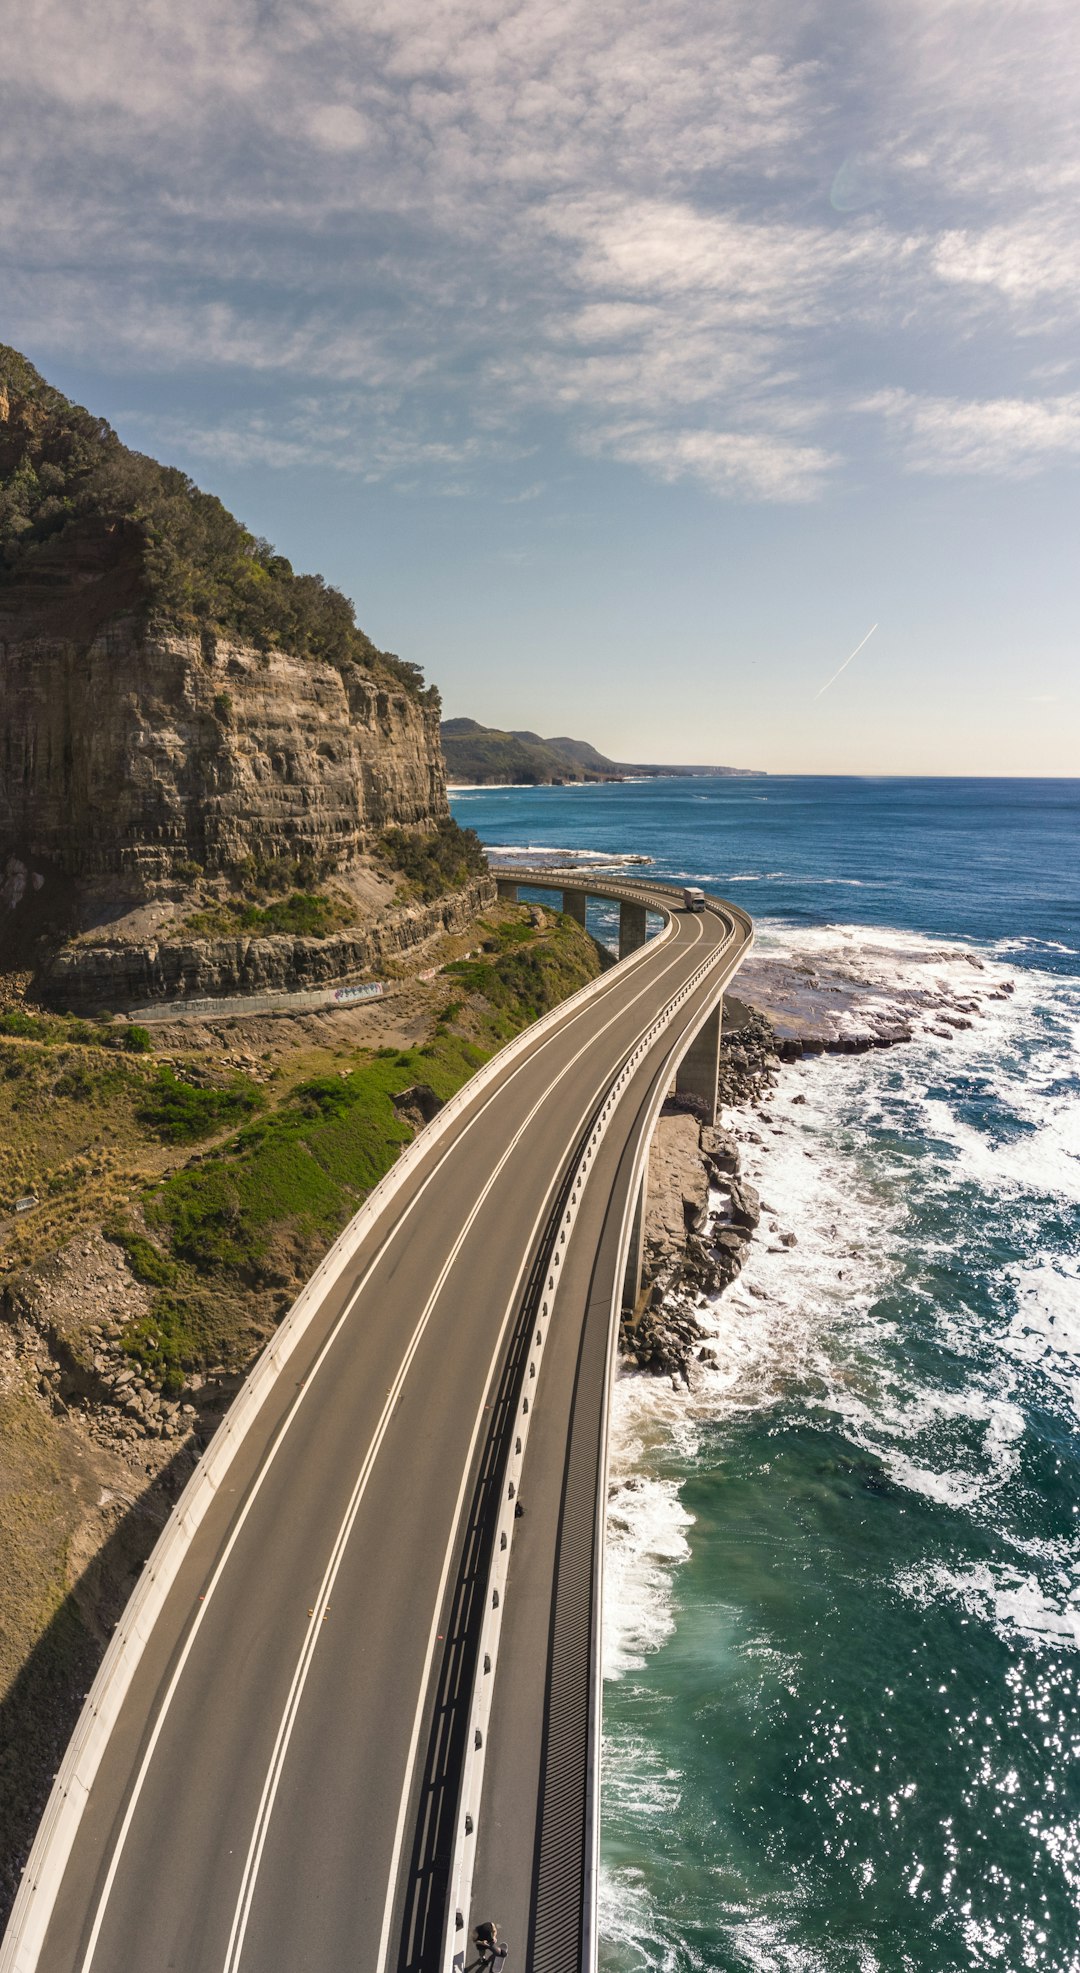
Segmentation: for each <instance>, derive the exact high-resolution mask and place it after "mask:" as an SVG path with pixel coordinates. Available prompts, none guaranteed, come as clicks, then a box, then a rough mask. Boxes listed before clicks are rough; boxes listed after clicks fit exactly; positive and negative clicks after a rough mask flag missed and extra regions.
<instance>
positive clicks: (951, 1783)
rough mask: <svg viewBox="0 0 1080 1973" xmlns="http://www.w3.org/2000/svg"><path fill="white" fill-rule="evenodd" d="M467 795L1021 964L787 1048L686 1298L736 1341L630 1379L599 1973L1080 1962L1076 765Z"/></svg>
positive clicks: (825, 912) (906, 941)
mask: <svg viewBox="0 0 1080 1973" xmlns="http://www.w3.org/2000/svg"><path fill="white" fill-rule="evenodd" d="M454 806H455V811H456V813H457V815H458V818H459V820H461V821H463V822H468V823H471V824H472V825H473V826H475V827H477V828H478V829H479V831H480V833H481V835H482V836H483V838H484V839H485V840H486V841H488V842H490V843H493V844H503V845H525V844H526V843H533V844H535V845H547V846H551V847H559V848H570V849H587V850H594V851H602V852H615V853H622V854H627V853H636V854H645V855H650V856H652V857H654V858H655V864H656V869H657V873H658V874H660V875H664V876H671V877H688V878H691V879H695V880H698V881H701V882H705V883H708V884H709V885H711V886H713V887H714V888H716V889H717V890H719V891H721V892H724V891H728V892H730V894H731V895H732V896H733V897H735V898H737V899H738V901H739V902H740V903H742V904H744V905H745V906H746V907H747V908H748V909H749V910H750V911H751V913H752V914H753V916H754V917H755V920H756V922H757V924H758V926H759V930H760V938H761V945H762V948H763V949H764V950H768V949H770V948H771V949H773V950H777V951H783V952H789V953H791V954H798V953H800V952H803V953H808V954H809V955H810V956H812V957H814V958H815V959H827V958H828V956H829V954H830V952H832V951H840V952H843V954H844V955H845V958H846V959H848V960H850V959H851V956H852V955H853V954H855V955H860V956H861V957H862V959H863V960H864V961H865V965H866V968H867V969H868V971H869V972H870V973H871V974H872V975H873V976H874V977H876V978H879V979H886V980H887V979H889V978H896V979H898V980H903V979H905V978H906V977H908V976H909V975H912V974H914V973H918V975H919V977H925V975H926V972H927V970H928V968H929V969H930V970H935V971H936V973H937V975H938V976H939V977H941V978H942V980H945V981H951V982H953V983H954V984H957V985H961V986H962V985H963V983H964V981H965V980H972V979H974V980H976V981H977V982H978V984H979V986H980V988H985V987H987V986H990V987H993V986H996V985H998V984H1000V983H1001V982H1003V981H1005V980H1010V981H1012V982H1013V983H1014V992H1013V993H1012V995H1011V996H1010V997H1009V998H1007V999H1005V1000H1001V1001H993V1002H989V1001H988V1002H985V1003H984V1007H983V1012H982V1014H981V1016H980V1018H979V1019H978V1020H977V1021H976V1022H975V1024H974V1026H973V1027H972V1029H971V1030H970V1031H969V1032H966V1033H960V1034H957V1035H956V1036H955V1037H954V1038H953V1039H952V1040H951V1041H950V1040H946V1039H944V1038H942V1037H940V1036H935V1035H934V1034H932V1033H920V1034H919V1035H917V1037H916V1039H915V1041H913V1042H912V1043H911V1044H909V1045H906V1046H903V1047H900V1048H896V1049H893V1050H889V1051H884V1052H881V1053H877V1054H874V1055H869V1056H862V1057H858V1058H836V1057H826V1058H818V1059H815V1060H811V1061H807V1062H804V1063H800V1064H797V1065H794V1066H792V1067H791V1068H790V1069H789V1070H787V1071H785V1074H784V1077H783V1079H782V1082H781V1086H780V1089H779V1091H778V1092H777V1094H776V1096H775V1098H774V1099H772V1100H770V1102H769V1103H768V1105H767V1106H766V1111H767V1114H766V1115H765V1116H764V1117H762V1116H760V1115H756V1114H752V1113H747V1114H745V1115H742V1116H736V1118H735V1120H734V1121H735V1124H736V1127H737V1128H738V1130H739V1131H740V1133H741V1135H742V1138H743V1160H744V1165H745V1167H746V1168H747V1169H748V1171H749V1172H750V1175H751V1177H752V1178H753V1180H754V1182H755V1183H756V1184H757V1185H758V1186H759V1188H760V1190H761V1192H762V1195H763V1198H764V1199H765V1201H766V1202H767V1206H768V1212H767V1214H766V1221H765V1224H764V1226H763V1233H764V1237H763V1238H760V1239H759V1240H758V1241H757V1242H755V1246H754V1250H753V1257H752V1259H751V1261H750V1262H749V1264H748V1266H747V1268H746V1269H745V1271H744V1273H743V1275H742V1276H741V1277H740V1279H739V1281H738V1282H737V1283H735V1284H734V1286H733V1287H732V1289H731V1290H729V1292H728V1293H727V1294H726V1295H725V1296H723V1297H722V1298H721V1299H720V1300H719V1302H717V1303H716V1304H715V1305H714V1306H712V1307H711V1308H705V1309H703V1310H702V1311H701V1314H702V1320H703V1321H704V1322H706V1323H707V1324H708V1325H709V1326H710V1328H711V1329H712V1330H713V1331H714V1332H715V1333H714V1338H713V1340H714V1346H715V1348H716V1351H717V1356H718V1362H717V1365H716V1367H715V1369H713V1370H710V1371H708V1372H703V1373H702V1375H701V1378H700V1380H699V1382H698V1384H697V1386H696V1387H695V1389H694V1391H693V1392H692V1393H691V1394H690V1395H689V1396H687V1395H685V1394H683V1395H681V1396H680V1395H676V1394H675V1393H674V1392H672V1391H670V1390H669V1389H668V1387H667V1386H666V1385H665V1384H663V1383H662V1382H659V1381H657V1380H655V1379H646V1378H640V1377H636V1376H635V1377H627V1378H624V1379H622V1380H621V1381H620V1384H619V1387H618V1390H617V1393H616V1404H615V1428H616V1429H615V1453H614V1469H613V1498H612V1508H611V1519H610V1531H609V1548H608V1569H607V1608H606V1617H607V1656H608V1673H609V1679H608V1684H607V1688H606V1711H605V1763H606V1764H605V1774H604V1840H603V1850H604V1889H603V1899H602V1906H603V1924H604V1944H603V1950H602V1964H603V1966H604V1969H605V1973H644V1969H652V1968H664V1969H673V1970H674V1969H678V1973H682V1969H688V1970H689V1969H706V1968H708V1969H714V1968H715V1969H725V1973H727V1969H731V1973H735V1969H739V1973H742V1969H755V1970H756V1969H763V1970H764V1969H769V1970H770V1973H771V1970H772V1969H777V1973H818V1969H821V1973H924V1969H925V1970H926V1973H930V1969H933V1970H934V1973H945V1969H949V1973H952V1969H964V1968H969V1967H971V1968H984V1967H985V1968H996V1969H1002V1970H1003V1973H1012V1969H1019V1968H1027V1967H1031V1968H1038V1969H1046V1973H1066V1969H1070V1973H1071V1970H1072V1969H1077V1968H1080V1916H1078V1912H1080V1896H1078V1894H1080V1773H1078V1756H1080V1550H1078V1538H1080V1529H1078V1521H1080V1457H1078V1451H1080V1436H1078V1434H1080V895H1078V891H1080V885H1078V879H1080V784H1078V783H1075V782H1073V783H1063V782H1054V783H1034V782H1027V783H1023V782H1015V781H1012V782H1002V783H994V782H941V781H937V782H914V781H910V782H903V781H882V782H865V781H825V780H802V779H792V780H787V779H784V780H780V779H777V780H774V779H772V778H769V779H762V780H753V781H745V782H744V781H716V782H708V783H704V782H691V783H679V782H662V783H656V784H651V785H650V784H642V785H622V786H618V787H611V788H590V789H581V790H578V789H551V790H546V789H545V790H537V791H531V790H520V791H517V790H490V791H484V792H482V793H463V794H460V795H458V796H456V797H455V799H454ZM976 961H977V962H978V965H977V966H976V965H975V962H976ZM796 1099H800V1100H796ZM755 1140H756V1141H755ZM770 1224H775V1225H777V1226H778V1227H779V1228H780V1229H781V1230H786V1229H790V1230H791V1231H793V1232H794V1233H795V1235H796V1239H797V1245H796V1246H795V1247H794V1248H793V1249H791V1250H790V1251H789V1250H786V1249H782V1248H780V1247H779V1245H778V1243H777V1242H775V1241H772V1242H770V1240H769V1238H768V1232H767V1227H768V1225H770ZM770 1247H772V1248H773V1249H774V1251H770Z"/></svg>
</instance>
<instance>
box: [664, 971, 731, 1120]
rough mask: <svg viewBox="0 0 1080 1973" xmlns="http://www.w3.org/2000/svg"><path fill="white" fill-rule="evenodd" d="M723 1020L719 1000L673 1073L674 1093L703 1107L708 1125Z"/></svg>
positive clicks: (713, 1110)
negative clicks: (690, 1097)
mask: <svg viewBox="0 0 1080 1973" xmlns="http://www.w3.org/2000/svg"><path fill="white" fill-rule="evenodd" d="M723 1018H724V1002H723V999H722V998H721V999H720V1000H718V1001H717V1003H716V1006H715V1007H714V1008H713V1011H712V1013H711V1014H710V1015H709V1016H708V1018H707V1019H706V1021H705V1023H704V1026H703V1027H700V1028H699V1029H698V1031H697V1033H696V1035H695V1036H694V1039H693V1041H692V1042H691V1043H690V1046H689V1048H688V1049H687V1052H686V1054H685V1055H684V1056H683V1058H682V1061H681V1062H680V1063H679V1066H678V1069H677V1070H676V1074H675V1091H676V1094H677V1095H679V1096H692V1097H694V1098H695V1099H696V1100H697V1102H698V1103H702V1104H704V1106H705V1112H706V1117H707V1120H708V1122H709V1123H711V1124H714V1123H715V1122H716V1081H717V1077H718V1075H719V1073H720V1027H721V1023H722V1021H723Z"/></svg>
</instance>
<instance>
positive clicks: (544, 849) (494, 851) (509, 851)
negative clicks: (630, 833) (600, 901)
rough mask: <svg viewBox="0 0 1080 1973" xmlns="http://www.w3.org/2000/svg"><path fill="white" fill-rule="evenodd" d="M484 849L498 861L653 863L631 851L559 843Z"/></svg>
mask: <svg viewBox="0 0 1080 1973" xmlns="http://www.w3.org/2000/svg"><path fill="white" fill-rule="evenodd" d="M484 847H485V849H486V850H487V852H488V855H489V856H493V857H495V858H496V859H498V860H501V859H502V858H503V857H521V858H523V859H524V860H525V861H528V859H529V858H530V857H534V856H563V857H569V858H571V859H572V861H573V863H574V865H575V867H576V866H577V865H578V864H588V865H590V866H597V865H600V866H603V867H604V868H606V867H607V865H608V864H612V865H614V864H644V863H652V861H653V858H652V857H651V856H642V855H639V854H638V853H637V852H636V851H633V850H626V851H623V852H619V851H615V850H611V851H608V850H598V849H567V848H566V846H565V845H564V844H560V843H486V844H485V846H484Z"/></svg>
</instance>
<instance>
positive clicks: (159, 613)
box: [0, 348, 493, 1011]
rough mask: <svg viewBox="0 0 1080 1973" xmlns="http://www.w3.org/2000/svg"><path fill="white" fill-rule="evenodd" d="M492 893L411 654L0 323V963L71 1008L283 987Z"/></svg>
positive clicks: (325, 975) (452, 922)
mask: <svg viewBox="0 0 1080 1973" xmlns="http://www.w3.org/2000/svg"><path fill="white" fill-rule="evenodd" d="M425 848H427V849H428V850H430V851H431V852H433V853H431V854H426V855H425V854H424V851H425ZM492 894H493V893H492V892H491V888H490V882H489V879H488V878H487V875H486V867H485V865H484V862H483V858H482V857H481V855H480V853H479V848H478V845H475V844H474V843H471V842H469V840H468V839H467V836H466V834H465V832H462V831H458V830H456V828H455V825H454V824H453V822H452V821H451V819H450V815H449V810H448V807H447V801H446V789H445V781H444V772H443V763H442V754H441V751H440V744H439V700H438V695H437V693H436V692H435V691H434V690H433V689H432V688H425V687H424V685H423V681H422V679H421V677H420V674H419V672H418V671H417V670H416V668H415V667H414V666H411V665H408V664H405V663H403V662H402V661H401V660H400V659H399V658H397V657H396V656H394V654H393V653H388V652H384V651H379V650H377V649H376V647H375V646H374V644H373V643H372V642H371V640H370V639H369V638H367V637H366V636H365V634H364V633H363V632H362V631H361V630H360V629H359V628H358V626H357V625H356V622H355V618H354V616H353V611H352V606H351V604H350V603H349V602H348V601H347V599H346V598H345V597H343V596H341V595H339V594H338V592H336V591H334V590H333V589H330V588H329V587H328V586H327V585H326V584H325V583H323V582H322V580H321V578H319V577H315V576H296V575H295V574H294V572H293V570H292V568H291V565H290V564H289V563H288V561H287V560H286V559H285V558H284V557H282V556H280V555H277V554H275V553H274V551H273V550H272V549H271V547H270V545H269V544H268V543H266V542H263V541H260V540H258V539H257V538H256V537H254V536H253V535H251V534H250V533H249V532H248V531H247V530H246V529H245V528H243V527H242V525H241V524H240V523H239V522H237V521H236V520H235V519H234V518H233V517H232V516H231V515H230V514H228V513H227V511H226V510H225V509H224V508H223V507H222V506H221V503H220V502H218V501H216V500H215V499H214V498H213V497H212V496H210V495H207V494H204V493H202V492H201V491H200V490H199V489H198V488H197V487H195V486H194V485H193V484H192V483H191V482H190V481H189V480H187V478H186V476H185V475H183V474H182V473H179V472H177V471H176V470H175V469H172V468H169V467H164V466H161V465H159V464H158V462H157V461H155V460H150V459H145V458H143V457H142V456H141V455H139V454H136V453H133V452H131V451H130V450H129V449H128V448H126V447H124V446H123V445H122V444H121V443H120V441H119V439H118V438H117V437H116V434H115V433H113V432H112V431H111V429H110V428H109V427H108V426H107V425H105V424H104V423H103V421H101V420H99V419H95V418H94V417H93V416H92V414H91V413H88V412H86V411H83V410H82V409H81V407H79V406H77V405H73V404H71V403H70V402H69V401H68V400H67V399H66V398H64V397H63V396H62V394H61V393H59V392H57V391H54V390H52V389H51V387H50V386H49V385H48V384H46V383H45V382H44V380H43V379H42V378H41V377H39V376H38V374H37V372H36V371H34V370H33V368H32V366H30V365H29V364H28V363H26V361H25V359H23V358H22V357H20V356H19V355H18V353H17V352H15V351H12V350H6V349H3V348H0V941H2V943H3V946H4V947H5V948H6V951H5V952H4V953H3V954H2V955H0V957H3V958H4V959H5V960H6V962H7V964H8V966H11V965H18V964H23V965H27V966H31V967H32V968H33V969H34V971H35V973H36V984H37V987H38V990H39V992H40V994H41V995H42V997H43V998H45V999H46V1000H48V1001H51V1002H52V1004H54V1005H59V1006H63V1007H71V1008H73V1009H75V1010H78V1011H95V1010H97V1009H98V1008H108V1007H110V1006H111V1007H123V1006H124V1005H126V1004H128V1003H130V1002H132V1001H138V1000H139V999H147V998H153V997H155V996H157V997H169V998H171V997H174V996H176V995H178V994H183V993H198V994H205V993H223V994H224V993H235V992H241V991H244V990H245V989H249V988H259V987H265V986H268V985H271V986H275V987H280V986H289V985H298V986H307V985H311V984H315V983H323V982H325V981H327V980H336V979H341V978H345V977H348V976H349V975H351V974H355V973H356V972H357V971H364V970H369V969H371V968H372V967H375V966H378V965H380V964H381V963H383V962H384V960H385V958H386V957H387V956H391V955H394V954H397V953H400V952H402V951H407V950H408V949H410V948H411V947H412V946H414V945H416V944H420V943H423V942H424V941H426V940H429V939H431V938H433V937H436V936H438V935H440V934H441V933H443V932H444V931H446V930H447V929H449V928H451V926H453V927H457V926H458V925H459V924H460V923H462V922H464V920H465V919H467V917H468V916H469V915H470V914H472V913H475V912H476V911H477V910H478V909H481V908H483V907H484V906H485V905H486V904H487V903H488V902H489V901H490V898H491V896H492ZM447 899H452V900H453V901H452V903H449V904H448V903H447V902H446V900H447ZM288 900H291V916H290V912H289V911H288V910H286V909H285V908H284V902H283V901H288ZM271 907H272V908H271ZM292 933H297V934H299V935H300V936H298V937H291V936H290V934H292ZM331 934H332V935H333V937H331Z"/></svg>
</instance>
